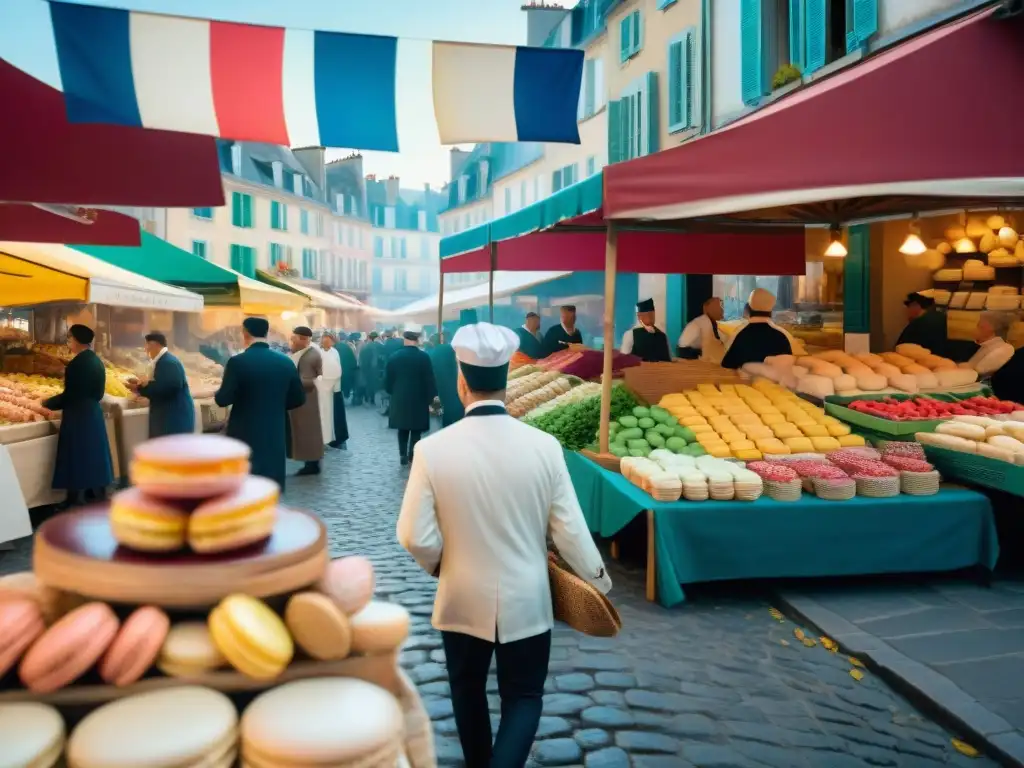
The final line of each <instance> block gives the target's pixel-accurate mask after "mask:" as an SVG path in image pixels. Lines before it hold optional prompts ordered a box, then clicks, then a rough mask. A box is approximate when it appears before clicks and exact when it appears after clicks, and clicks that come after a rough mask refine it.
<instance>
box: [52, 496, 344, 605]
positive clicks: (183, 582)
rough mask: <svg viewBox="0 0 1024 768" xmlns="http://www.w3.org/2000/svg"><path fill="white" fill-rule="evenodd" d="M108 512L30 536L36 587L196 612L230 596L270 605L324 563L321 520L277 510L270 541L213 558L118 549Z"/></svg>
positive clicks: (64, 520)
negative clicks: (40, 584) (268, 600)
mask: <svg viewBox="0 0 1024 768" xmlns="http://www.w3.org/2000/svg"><path fill="white" fill-rule="evenodd" d="M108 509H109V505H106V504H103V505H99V506H94V507H89V508H87V509H83V510H80V511H74V512H66V513H64V514H62V515H57V516H55V517H52V518H50V519H49V520H47V521H46V522H45V523H43V525H42V526H40V528H39V530H38V531H37V533H36V538H35V547H34V548H33V556H32V567H33V570H34V571H35V573H36V576H38V577H39V579H40V581H42V582H43V583H45V584H47V585H49V586H52V587H55V588H57V589H61V590H64V591H66V592H72V593H75V594H77V595H81V596H83V597H86V598H89V599H94V600H103V601H105V602H110V603H125V604H133V605H140V604H141V605H157V606H160V607H163V608H172V609H201V608H208V607H210V606H212V605H215V604H217V603H218V602H220V600H222V599H223V598H224V597H226V596H227V595H230V594H234V593H238V592H242V593H245V594H248V595H252V596H253V597H261V598H266V597H273V596H276V595H284V594H288V593H290V592H296V591H298V590H300V589H302V588H304V587H307V586H309V585H311V584H314V583H315V582H317V581H318V580H319V579H320V578H321V577H322V576H323V573H324V569H325V568H326V567H327V563H328V560H329V557H328V553H327V531H326V529H325V528H324V524H323V523H322V522H321V521H320V518H318V517H316V516H314V515H311V514H308V513H306V512H299V511H297V510H293V509H288V508H286V507H279V508H278V519H277V525H276V526H275V527H274V532H273V533H272V534H271V536H270V538H268V539H266V540H265V541H262V542H260V543H259V544H255V545H253V546H250V547H246V548H245V549H240V550H236V551H234V552H224V553H221V554H218V555H199V554H196V553H194V552H191V551H187V550H186V551H181V552H175V553H171V554H166V555H158V554H149V553H143V552H136V551H133V550H131V549H128V548H126V547H122V546H120V545H119V544H118V543H117V541H116V540H115V539H114V535H113V533H112V532H111V530H110V521H109V516H108Z"/></svg>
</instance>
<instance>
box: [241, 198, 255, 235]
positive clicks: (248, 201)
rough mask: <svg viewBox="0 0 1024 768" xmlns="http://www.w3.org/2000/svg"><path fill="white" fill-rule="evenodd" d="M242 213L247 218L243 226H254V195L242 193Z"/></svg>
mask: <svg viewBox="0 0 1024 768" xmlns="http://www.w3.org/2000/svg"><path fill="white" fill-rule="evenodd" d="M242 215H243V218H244V219H245V221H244V223H243V224H242V226H243V227H250V228H251V227H252V226H253V215H252V195H242Z"/></svg>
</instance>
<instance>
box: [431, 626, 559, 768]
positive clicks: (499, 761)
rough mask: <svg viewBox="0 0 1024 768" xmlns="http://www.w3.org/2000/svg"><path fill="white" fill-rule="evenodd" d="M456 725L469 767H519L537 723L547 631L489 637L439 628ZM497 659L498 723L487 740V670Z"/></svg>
mask: <svg viewBox="0 0 1024 768" xmlns="http://www.w3.org/2000/svg"><path fill="white" fill-rule="evenodd" d="M441 637H442V639H443V641H444V655H445V660H446V662H447V665H448V682H449V684H450V685H451V689H452V707H453V709H454V711H455V725H456V727H457V728H458V729H459V741H460V742H461V743H462V753H463V757H464V758H465V760H466V766H467V768H522V767H523V766H524V765H526V761H527V759H528V758H529V756H530V748H531V747H532V746H533V739H534V737H535V736H536V735H537V726H538V725H539V724H540V713H541V707H542V706H543V700H544V680H545V679H546V678H547V676H548V659H549V658H550V656H551V632H550V631H548V632H545V633H543V634H540V635H534V636H533V637H527V638H525V639H523V640H517V641H515V642H514V643H490V642H487V641H486V640H480V639H479V638H476V637H471V636H469V635H464V634H462V633H460V632H442V633H441ZM492 656H497V661H498V695H499V696H501V723H500V725H499V726H498V735H497V737H496V738H495V739H494V741H493V743H492V741H491V716H490V713H489V712H488V708H487V672H488V671H489V670H490V667H491V657H492Z"/></svg>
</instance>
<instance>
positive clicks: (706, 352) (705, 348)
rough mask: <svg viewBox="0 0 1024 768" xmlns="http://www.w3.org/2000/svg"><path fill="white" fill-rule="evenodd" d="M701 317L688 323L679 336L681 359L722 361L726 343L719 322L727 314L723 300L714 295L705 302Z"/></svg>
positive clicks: (710, 361)
mask: <svg viewBox="0 0 1024 768" xmlns="http://www.w3.org/2000/svg"><path fill="white" fill-rule="evenodd" d="M702 310H703V311H702V312H701V315H700V316H699V317H695V318H694V319H693V320H691V321H690V322H688V323H687V324H686V327H685V328H683V332H682V334H680V336H679V350H678V352H679V359H681V360H704V361H706V362H709V363H716V364H717V363H720V362H722V358H723V357H724V356H725V344H723V343H722V336H721V334H720V333H719V331H718V324H719V323H720V322H721V321H722V318H723V317H724V316H725V307H724V306H723V304H722V300H721V299H720V298H718V297H717V296H712V297H711V298H710V299H707V300H706V301H705V302H704V306H703V307H702Z"/></svg>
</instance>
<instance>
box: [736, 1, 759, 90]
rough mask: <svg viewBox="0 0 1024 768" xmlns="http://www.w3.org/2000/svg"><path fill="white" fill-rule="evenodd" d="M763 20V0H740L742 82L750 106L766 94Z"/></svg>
mask: <svg viewBox="0 0 1024 768" xmlns="http://www.w3.org/2000/svg"><path fill="white" fill-rule="evenodd" d="M761 21H762V18H761V0H740V72H741V74H740V83H741V89H742V93H743V103H744V104H747V105H750V106H753V105H755V104H757V102H758V101H760V99H761V96H763V95H764V74H763V61H762V37H761V35H762V32H761Z"/></svg>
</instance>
